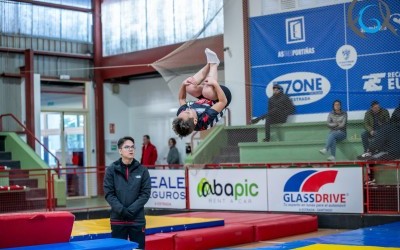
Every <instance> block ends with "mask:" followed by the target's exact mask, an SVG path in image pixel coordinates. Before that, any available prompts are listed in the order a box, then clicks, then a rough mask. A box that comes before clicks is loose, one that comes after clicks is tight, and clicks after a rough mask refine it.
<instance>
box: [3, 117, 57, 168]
mask: <svg viewBox="0 0 400 250" xmlns="http://www.w3.org/2000/svg"><path fill="white" fill-rule="evenodd" d="M4 117H11V118H12V119H13V120H14V121H15V122H16V123H17V124H18V125H19V126H20V127H21V128H23V129H24V131H23V133H25V134H28V135H30V136H32V138H34V139H35V141H36V142H37V143H39V145H40V146H41V147H42V148H43V149H44V150H45V151H46V152H48V153H49V154H50V155H51V156H52V157H54V159H55V161H56V163H57V168H56V171H57V172H58V171H59V170H60V168H61V163H60V160H59V159H58V158H57V156H55V155H54V154H53V153H52V152H50V150H49V149H48V148H47V147H46V146H45V145H43V143H42V142H41V141H40V140H39V139H38V138H37V137H36V136H35V135H34V134H33V133H32V132H31V131H30V130H29V129H27V128H26V127H25V125H24V124H22V122H21V121H19V120H18V118H17V117H15V116H14V115H13V114H2V115H0V131H2V132H4V130H3V118H4ZM7 132H13V131H7Z"/></svg>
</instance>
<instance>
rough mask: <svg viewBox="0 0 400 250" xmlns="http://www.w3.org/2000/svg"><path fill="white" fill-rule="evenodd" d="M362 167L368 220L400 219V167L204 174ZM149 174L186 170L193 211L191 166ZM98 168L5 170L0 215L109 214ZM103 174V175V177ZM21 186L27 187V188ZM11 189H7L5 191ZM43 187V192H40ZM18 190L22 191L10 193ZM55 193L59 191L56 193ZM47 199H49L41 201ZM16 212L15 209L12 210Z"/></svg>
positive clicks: (327, 164) (396, 164)
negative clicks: (371, 216) (104, 211)
mask: <svg viewBox="0 0 400 250" xmlns="http://www.w3.org/2000/svg"><path fill="white" fill-rule="evenodd" d="M349 165H352V166H355V167H361V168H363V170H364V174H363V175H364V181H365V183H364V185H363V186H362V187H360V188H362V189H363V192H362V193H363V195H364V199H363V200H364V213H367V214H400V171H399V170H400V161H373V162H365V161H362V162H361V161H350V162H296V163H256V164H251V163H246V164H243V163H236V164H235V163H229V164H206V165H204V166H203V168H204V169H224V168H230V169H231V168H237V169H245V168H274V169H279V168H282V169H284V168H288V167H292V168H310V167H313V168H316V167H318V168H321V167H326V168H330V167H346V166H349ZM147 167H148V168H149V169H159V170H166V171H168V170H171V169H184V170H185V193H186V209H190V197H189V170H190V169H191V168H190V166H185V167H184V166H183V165H154V166H147ZM97 170H98V167H67V168H62V169H60V172H59V173H55V172H54V171H52V170H51V169H47V170H43V169H30V170H13V169H9V168H3V169H2V170H1V171H0V186H3V187H5V186H6V187H5V188H3V189H0V213H7V212H13V209H14V210H17V211H18V210H25V211H28V210H48V211H54V210H69V211H90V210H97V209H109V205H108V204H107V202H106V201H105V199H104V197H103V196H97V186H98V185H102V183H97V179H96V177H97V174H98V171H97ZM371 172H373V173H374V178H375V179H376V181H375V182H368V180H369V179H368V178H369V177H370V175H371V174H370V173H371ZM103 173H104V172H103ZM60 179H61V180H64V181H65V182H63V183H65V185H66V187H65V189H62V188H61V189H60V184H59V183H57V182H58V181H60ZM21 181H27V182H26V184H25V185H23V183H21ZM5 183H8V184H7V185H9V186H10V188H9V189H8V188H7V185H5ZM37 183H39V185H40V186H37V185H38V184H37ZM16 184H20V185H19V186H23V188H22V189H21V188H11V186H12V185H16ZM57 188H58V189H59V190H58V191H57ZM60 190H61V191H62V190H66V193H65V194H64V195H61V196H63V198H66V197H81V198H85V199H67V201H66V202H65V201H61V200H57V199H58V198H59V195H60V194H59V193H58V194H57V192H60ZM43 195H45V196H43ZM13 206H14V207H13Z"/></svg>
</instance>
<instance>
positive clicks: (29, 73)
mask: <svg viewBox="0 0 400 250" xmlns="http://www.w3.org/2000/svg"><path fill="white" fill-rule="evenodd" d="M33 70H34V67H33V50H31V49H28V50H25V67H24V68H23V74H24V78H25V98H26V99H25V112H26V121H25V122H26V128H27V129H28V130H30V131H31V132H32V134H27V142H28V145H29V146H30V147H31V148H32V149H33V150H35V102H34V100H35V99H34V92H33V91H34V85H33V84H34V80H33Z"/></svg>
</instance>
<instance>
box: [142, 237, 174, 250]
mask: <svg viewBox="0 0 400 250" xmlns="http://www.w3.org/2000/svg"><path fill="white" fill-rule="evenodd" d="M175 235H176V233H158V234H152V235H146V250H174V249H175V247H174V236H175Z"/></svg>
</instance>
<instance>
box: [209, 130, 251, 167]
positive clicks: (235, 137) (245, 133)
mask: <svg viewBox="0 0 400 250" xmlns="http://www.w3.org/2000/svg"><path fill="white" fill-rule="evenodd" d="M226 129H227V145H226V146H224V147H222V148H221V152H220V154H219V155H217V156H215V157H214V159H213V163H214V164H219V163H234V162H240V151H239V145H238V144H239V142H257V129H256V128H246V129H235V128H229V127H227V128H226Z"/></svg>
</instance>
